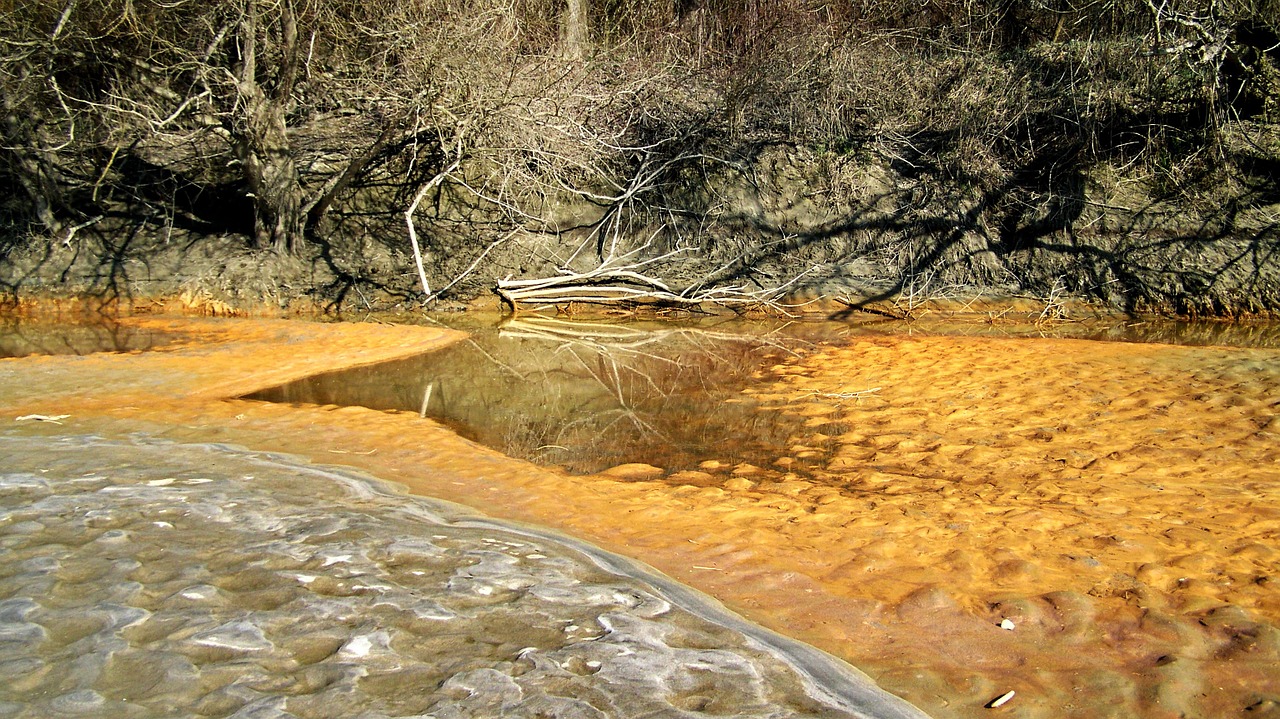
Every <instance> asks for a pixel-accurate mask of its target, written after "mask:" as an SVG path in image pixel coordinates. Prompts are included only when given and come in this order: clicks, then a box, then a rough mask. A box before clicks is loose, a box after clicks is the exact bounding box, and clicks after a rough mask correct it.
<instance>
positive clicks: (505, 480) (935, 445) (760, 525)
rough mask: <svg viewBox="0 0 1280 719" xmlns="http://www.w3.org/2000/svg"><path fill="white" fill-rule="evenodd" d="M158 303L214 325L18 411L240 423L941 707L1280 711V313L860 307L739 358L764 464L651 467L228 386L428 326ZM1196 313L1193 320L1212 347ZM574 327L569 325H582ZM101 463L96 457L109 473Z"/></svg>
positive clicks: (253, 433) (173, 423)
mask: <svg viewBox="0 0 1280 719" xmlns="http://www.w3.org/2000/svg"><path fill="white" fill-rule="evenodd" d="M139 324H143V325H145V326H153V327H160V328H167V329H173V330H175V331H181V332H188V333H191V335H192V336H200V337H202V338H207V339H208V341H207V342H205V343H202V344H201V345H199V346H197V345H193V344H189V343H188V344H184V345H181V346H178V347H176V348H174V349H173V350H172V351H165V352H154V353H145V354H140V355H136V356H133V355H111V354H98V355H95V356H93V357H85V358H80V357H76V358H58V357H35V358H28V359H21V360H6V361H4V362H0V373H2V374H4V376H5V377H6V378H7V381H6V382H5V383H4V384H2V385H0V390H3V392H0V397H4V398H5V399H6V402H7V407H8V412H9V413H10V414H11V415H12V416H15V417H16V416H22V415H30V414H32V413H40V414H44V415H62V414H70V415H72V416H71V417H70V418H69V419H67V420H65V426H62V427H59V426H57V425H51V424H37V423H34V422H20V423H16V424H14V425H12V426H13V427H14V428H22V430H23V431H24V432H27V433H32V434H34V433H40V432H44V433H47V434H51V435H56V434H57V433H59V432H73V433H77V432H78V433H80V434H88V433H103V434H107V435H109V436H113V437H124V436H128V435H129V433H131V432H138V431H146V432H149V433H151V434H152V435H163V436H167V437H170V438H175V439H182V440H183V441H190V442H207V441H213V440H215V439H217V440H223V441H234V442H237V443H240V444H245V445H248V446H253V447H258V448H263V449H272V450H275V451H283V452H290V453H294V454H303V455H306V456H308V457H311V458H313V459H317V458H319V459H320V460H321V461H326V462H327V461H341V462H343V463H348V464H351V465H354V466H358V467H361V468H363V469H365V470H367V471H370V472H372V473H374V474H375V475H377V476H381V477H386V478H390V479H395V480H397V481H401V482H404V483H405V485H406V486H408V487H411V488H412V489H413V491H417V492H421V493H423V494H427V495H430V496H441V497H447V498H451V499H453V500H454V501H459V502H463V503H465V504H468V505H470V506H475V507H478V508H481V509H482V510H483V511H485V512H488V513H491V514H494V515H496V516H507V517H519V518H521V519H523V520H525V521H531V522H536V523H539V524H543V525H548V526H554V527H557V528H559V529H560V530H562V531H566V532H569V533H572V534H574V535H576V536H580V537H584V538H589V539H590V540H591V541H593V542H597V543H599V544H601V545H603V546H608V547H610V548H614V549H615V550H617V551H621V552H623V553H626V554H628V555H629V556H634V557H638V558H642V559H644V560H645V561H647V562H650V563H651V564H653V565H655V566H658V567H660V568H661V569H662V570H663V571H665V572H667V573H669V574H670V575H671V576H673V577H677V578H679V579H680V580H681V581H684V582H688V583H689V584H691V585H693V586H697V587H699V588H700V589H702V590H703V591H706V592H708V593H711V594H713V595H714V596H716V597H719V598H721V599H722V600H723V601H726V602H728V603H730V605H731V606H733V607H734V608H735V609H737V610H738V611H740V612H742V613H744V614H746V615H748V616H750V617H752V618H754V619H755V620H757V621H760V622H762V623H764V624H766V625H767V626H769V627H772V628H774V629H776V630H778V631H780V632H783V633H785V634H787V635H788V636H791V637H796V638H800V639H803V640H805V641H807V642H810V643H812V644H814V645H817V646H820V647H822V648H824V649H826V650H827V651H830V652H832V653H834V654H836V655H837V656H840V657H842V658H844V659H846V660H848V661H851V662H853V663H854V664H856V665H857V666H859V667H861V668H863V669H865V670H866V671H867V672H869V673H870V674H872V675H873V676H874V677H875V678H876V680H877V681H878V682H880V683H881V685H882V686H885V687H887V688H889V689H891V690H892V691H894V692H897V693H899V694H900V695H902V696H904V697H906V698H908V699H909V700H910V701H912V702H914V703H916V704H917V705H918V706H921V707H924V708H927V710H928V712H929V713H930V715H933V716H936V717H938V718H939V719H971V718H974V717H984V716H1000V715H1012V716H1020V717H1024V718H1026V719H1031V718H1033V717H1034V718H1036V719H1061V718H1063V717H1070V718H1072V719H1075V718H1079V719H1094V718H1095V717H1143V718H1144V719H1174V718H1175V717H1205V718H1210V717H1212V718H1214V719H1216V718H1218V717H1228V716H1239V717H1249V718H1250V719H1257V718H1258V717H1275V716H1280V604H1278V603H1277V602H1278V597H1280V595H1277V593H1276V592H1275V583H1274V582H1275V577H1276V576H1280V552H1278V551H1277V550H1276V547H1277V546H1280V471H1278V470H1280V418H1278V417H1277V415H1278V414H1280V353H1278V352H1277V351H1276V350H1275V349H1267V348H1266V347H1268V346H1269V345H1268V343H1267V342H1266V341H1261V342H1259V341H1256V340H1258V339H1262V340H1265V338H1266V336H1267V328H1266V327H1260V328H1258V329H1259V330H1260V331H1259V332H1258V333H1255V334H1254V336H1253V337H1252V338H1246V339H1249V341H1246V342H1244V343H1243V344H1244V345H1245V346H1246V348H1243V349H1241V348H1232V347H1218V346H1203V347H1175V346H1169V345H1144V344H1133V343H1119V342H1097V341H1080V340H1064V339H1057V338H1047V339H1045V338H1037V337H1035V333H1036V332H1038V331H1040V329H1041V328H1027V329H1025V330H1023V329H1020V330H1013V329H1011V328H1009V327H1007V326H988V325H987V324H986V323H984V324H982V325H976V326H975V325H966V326H961V327H959V328H955V329H953V330H952V329H948V330H947V331H946V332H941V331H933V330H932V329H931V330H930V331H921V328H922V323H915V324H913V325H910V326H906V327H901V330H902V331H900V332H896V333H895V332H894V331H893V329H894V328H893V327H888V326H877V327H863V328H847V329H848V332H847V334H846V335H845V336H841V335H839V334H837V335H836V336H835V337H833V338H828V340H827V341H825V342H826V343H825V344H824V340H823V339H822V338H820V337H819V338H810V339H811V346H809V347H808V348H802V349H801V350H799V351H797V352H796V353H795V354H789V353H786V352H782V353H781V354H779V355H778V356H777V357H776V358H774V359H772V360H770V361H771V362H772V363H771V364H767V365H766V366H764V367H762V368H760V369H759V370H758V371H759V372H760V376H759V377H751V378H748V379H747V380H746V384H745V386H744V388H743V389H742V391H741V394H740V399H742V400H744V402H746V403H750V404H752V405H753V406H754V407H755V409H754V410H753V411H755V412H756V413H757V414H758V415H760V416H765V415H769V414H775V415H788V416H791V417H790V418H786V419H780V420H778V421H782V422H791V421H794V420H795V418H799V419H800V420H801V424H802V425H803V433H802V434H797V435H796V436H795V437H794V439H793V441H788V442H785V443H783V444H779V445H778V446H777V447H776V451H775V454H774V457H773V458H772V461H769V462H766V463H764V464H762V465H760V466H755V467H745V466H737V465H735V464H733V463H731V462H728V461H721V462H715V463H713V464H709V465H708V466H706V467H704V468H701V469H700V470H699V471H698V472H689V471H681V472H670V470H666V469H663V468H658V474H656V475H655V474H653V473H652V472H649V471H646V472H645V473H643V477H649V478H648V479H644V478H643V477H642V476H639V475H636V474H627V475H626V476H625V477H622V476H618V475H615V474H604V475H588V476H581V475H571V474H566V473H563V472H558V471H547V470H544V469H541V468H539V467H536V466H532V465H530V464H528V463H525V462H522V461H518V460H511V459H508V458H505V457H503V456H501V455H500V454H498V453H496V452H491V451H488V450H484V449H482V448H479V447H476V446H475V445H474V444H473V443H471V442H467V441H465V440H462V439H460V438H459V437H457V436H455V435H454V434H452V433H451V432H448V431H447V430H445V429H443V428H441V427H440V426H439V425H438V424H437V423H434V422H428V421H423V420H421V419H419V418H418V409H419V405H418V404H416V403H415V404H414V405H412V406H411V407H410V409H409V410H408V411H399V412H375V411H369V410H364V409H359V408H337V407H332V406H300V407H297V408H291V407H287V406H282V405H279V404H271V403H264V402H240V401H226V400H225V399H224V398H226V397H228V396H232V395H235V394H237V393H243V392H246V391H249V390H250V389H252V388H254V387H262V386H268V385H270V384H272V383H273V382H281V381H285V380H287V379H289V378H296V377H300V376H304V375H306V374H311V373H314V372H316V371H321V370H323V369H324V368H331V367H335V366H344V365H345V366H351V365H354V364H360V363H365V364H369V363H373V362H375V361H377V360H378V359H379V358H382V359H392V358H396V357H404V356H406V355H407V354H408V353H410V352H414V351H425V350H428V349H430V348H431V347H433V346H435V342H436V341H437V340H436V339H433V337H435V338H438V337H439V335H436V334H434V333H432V332H429V331H423V330H421V329H420V328H407V327H393V326H388V325H383V324H368V325H357V324H346V325H309V324H306V323H296V322H291V323H282V322H270V321H212V320H211V321H161V320H159V319H156V320H147V321H144V322H140V323H139ZM624 329H627V328H624ZM702 329H706V327H705V326H704V327H702ZM718 329H724V328H723V327H719V328H718ZM1188 329H1189V330H1192V332H1191V333H1190V334H1188V333H1186V332H1183V333H1181V334H1179V335H1178V336H1179V337H1181V338H1183V339H1187V340H1195V341H1197V342H1199V341H1201V340H1206V341H1209V340H1211V342H1210V344H1214V343H1217V344H1221V343H1222V341H1223V338H1222V333H1221V332H1219V331H1218V329H1219V328H1217V327H1213V328H1210V329H1211V330H1212V331H1202V330H1201V328H1196V327H1191V328H1188ZM540 331H545V330H540ZM589 331H590V332H592V333H595V332H598V331H603V330H598V329H590V330H589ZM615 331H616V330H615ZM1108 332H1110V331H1108ZM556 334H561V335H569V338H570V339H572V340H573V342H574V344H572V345H571V346H578V344H577V343H578V340H577V337H575V335H581V334H582V331H581V330H579V329H572V328H561V329H560V330H558V331H557V332H556ZM1019 334H1020V335H1022V336H1021V337H1015V336H1014V335H1019ZM1121 334H1123V333H1121ZM1028 335H1030V337H1031V338H1028ZM1108 336H1119V335H1111V334H1108ZM1161 336H1165V337H1166V338H1167V336H1166V335H1161ZM635 341H636V340H634V339H633V340H632V343H633V344H634V343H635ZM565 342H566V340H560V341H559V343H556V344H550V345H548V346H549V347H551V350H550V351H554V350H555V348H557V347H559V346H560V345H561V344H564V343H565ZM1200 343H1203V342H1200ZM543 353H549V351H547V350H544V351H543ZM486 361H488V360H486ZM650 361H652V360H650ZM89 378H92V380H91V381H90V380H89ZM875 387H879V388H880V391H878V392H875V393H868V394H862V395H859V394H858V393H859V391H861V390H864V389H867V388H875ZM418 401H419V402H420V399H418ZM433 401H434V400H433ZM0 429H2V428H0ZM745 431H746V430H744V433H745ZM787 439H788V440H792V438H787ZM727 449H729V447H726V450H727ZM125 459H126V460H127V458H125ZM85 461H86V462H89V464H88V465H81V467H80V468H79V470H80V472H81V473H84V472H87V471H90V470H98V469H99V468H101V467H105V466H109V465H108V464H101V463H95V462H94V458H93V457H92V456H91V455H90V456H86V457H85ZM793 467H798V468H799V470H798V471H792V469H791V468H793ZM245 473H253V472H251V471H250V472H245ZM192 476H194V477H196V478H199V477H200V476H201V475H199V474H194V475H192ZM619 479H624V480H625V481H619ZM344 502H345V500H344ZM0 564H3V562H0ZM335 566H336V565H335ZM206 583H210V584H213V582H206ZM313 584H314V583H313ZM676 589H678V587H676ZM1006 624H1007V625H1011V627H1012V628H1009V627H1007V626H1006ZM1013 690H1016V696H1015V697H1014V698H1012V699H1011V700H1010V701H1009V702H1008V703H1007V704H1005V705H1004V706H1002V707H1001V708H999V709H988V708H986V705H987V704H989V703H991V702H992V701H993V700H994V699H995V698H997V697H1001V696H1004V695H1006V694H1007V693H1008V692H1009V691H1013Z"/></svg>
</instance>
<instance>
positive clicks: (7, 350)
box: [0, 317, 175, 357]
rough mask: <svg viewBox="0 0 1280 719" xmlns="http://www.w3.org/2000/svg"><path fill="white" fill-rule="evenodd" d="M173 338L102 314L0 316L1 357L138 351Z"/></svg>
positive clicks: (160, 344) (159, 345) (162, 344)
mask: <svg viewBox="0 0 1280 719" xmlns="http://www.w3.org/2000/svg"><path fill="white" fill-rule="evenodd" d="M174 339H175V338H174V337H172V336H169V335H165V334H163V333H160V332H156V331H153V330H148V329H141V328H138V327H133V326H129V325H122V324H120V323H118V322H114V321H112V320H110V319H109V318H105V317H96V318H94V320H93V321H85V322H64V321H56V322H55V321H46V320H33V319H28V318H20V317H0V357H27V356H29V355H85V354H91V353H94V352H137V351H144V350H150V349H155V348H157V347H161V346H164V345H166V344H168V343H170V342H172V341H174Z"/></svg>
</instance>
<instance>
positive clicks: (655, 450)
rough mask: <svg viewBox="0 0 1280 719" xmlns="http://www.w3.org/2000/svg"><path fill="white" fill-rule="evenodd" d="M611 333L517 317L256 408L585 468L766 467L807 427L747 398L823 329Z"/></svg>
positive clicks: (262, 395) (273, 395) (285, 393)
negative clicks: (292, 410)
mask: <svg viewBox="0 0 1280 719" xmlns="http://www.w3.org/2000/svg"><path fill="white" fill-rule="evenodd" d="M746 329H747V328H744V327H742V326H741V325H738V324H735V323H721V324H718V325H714V326H673V325H651V326H646V325H615V324H607V323H583V322H567V321H562V320H557V319H554V318H542V317H532V318H519V319H513V320H510V321H507V322H505V323H504V324H502V326H501V327H500V328H498V329H497V330H496V331H489V332H479V333H475V334H473V335H472V337H470V338H468V339H467V340H465V341H463V342H461V343H459V344H457V345H455V346H453V347H450V348H448V349H445V350H443V351H441V352H437V353H433V354H431V355H428V356H425V357H419V358H413V359H408V360H403V361H399V362H392V363H387V364H383V365H378V366H375V367H366V368H361V369H357V370H351V371H345V372H337V373H332V374H327V375H320V376H317V377H313V378H310V379H307V380H304V381H301V382H295V383H292V384H288V385H284V386H282V387H278V388H274V389H271V390H266V391H264V392H259V393H257V394H255V395H251V396H250V397H249V399H260V400H267V401H275V402H298V403H313V404H337V405H359V406H365V407H370V408H373V409H383V410H401V411H412V412H417V413H419V414H420V415H423V416H429V417H432V418H434V419H437V420H440V421H442V422H445V423H447V424H449V425H450V426H452V427H454V428H455V429H456V430H457V431H459V432H460V433H461V434H463V435H464V436H467V437H468V438H470V439H473V440H475V441H478V442H480V443H482V444H486V445H489V446H492V447H495V448H498V449H500V450H501V451H503V452H504V453H507V454H509V455H512V456H518V457H524V458H527V459H530V460H533V461H537V462H539V463H542V464H552V465H559V466H562V467H564V468H566V469H568V470H569V471H571V472H579V473H589V472H597V471H601V470H604V469H606V468H609V467H613V466H615V465H620V464H624V463H632V462H635V463H640V462H643V463H647V464H656V465H660V466H662V467H664V468H665V469H667V470H670V471H677V470H684V469H692V468H694V467H696V466H697V465H698V464H699V463H700V462H703V461H706V460H707V459H708V458H710V457H712V456H714V457H715V458H716V459H719V460H721V461H727V462H731V463H734V464H737V463H742V462H748V463H757V462H763V461H766V459H767V458H768V457H770V456H771V454H770V453H771V448H772V447H776V446H778V445H779V443H786V442H787V440H788V438H789V437H791V436H792V435H794V434H795V433H796V431H797V430H798V429H799V424H800V423H799V422H798V421H797V420H796V419H795V418H792V417H786V416H782V415H780V414H778V413H772V412H769V413H761V412H758V411H757V410H758V406H757V405H756V404H755V403H754V402H752V401H750V400H747V399H744V398H743V396H742V395H741V394H740V390H741V388H742V387H743V386H745V384H746V383H747V382H748V381H749V380H750V379H752V378H753V377H758V376H759V375H760V373H761V372H762V371H764V370H765V368H767V367H768V366H769V365H771V364H774V363H776V362H777V361H778V360H779V359H780V358H782V357H783V356H785V355H787V354H792V353H797V352H804V351H807V349H808V348H811V347H813V346H814V345H815V342H818V341H821V335H822V333H823V332H827V333H829V332H830V329H831V328H829V327H828V328H823V329H821V330H819V329H818V328H816V327H815V326H812V325H809V326H803V325H785V324H779V325H776V326H773V327H768V328H765V331H763V332H761V331H760V327H759V326H758V325H757V326H753V327H751V328H750V329H751V330H754V331H750V332H749V331H746Z"/></svg>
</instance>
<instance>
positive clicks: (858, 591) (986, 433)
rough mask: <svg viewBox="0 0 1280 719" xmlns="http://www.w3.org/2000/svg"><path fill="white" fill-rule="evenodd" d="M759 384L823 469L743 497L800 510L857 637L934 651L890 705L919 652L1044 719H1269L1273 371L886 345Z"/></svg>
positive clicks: (1278, 571) (954, 679)
mask: <svg viewBox="0 0 1280 719" xmlns="http://www.w3.org/2000/svg"><path fill="white" fill-rule="evenodd" d="M771 374H772V376H773V377H774V381H773V382H772V383H771V384H769V385H768V386H765V387H763V388H760V389H759V390H758V391H755V392H753V394H754V397H755V398H757V399H760V400H763V401H765V402H768V403H770V404H772V405H774V406H776V407H778V408H779V410H780V411H784V412H792V413H797V414H800V415H803V416H806V417H808V418H809V420H808V424H810V425H811V426H812V427H813V429H814V430H815V432H817V433H818V435H817V437H816V439H815V437H813V436H810V437H808V438H807V439H806V438H797V442H801V441H803V442H806V443H807V444H805V445H800V444H797V446H794V447H793V448H792V450H793V453H794V455H795V456H796V457H802V458H804V459H805V461H806V462H807V463H813V462H815V461H817V463H818V466H819V468H818V469H815V470H812V471H811V472H809V473H808V474H810V475H811V477H800V476H797V475H792V476H790V477H786V476H782V477H778V476H776V475H775V476H773V477H771V478H770V480H772V481H765V482H762V483H760V484H758V485H756V486H755V487H752V488H751V489H749V490H748V493H752V492H754V493H756V494H755V496H756V497H758V499H759V501H761V502H764V503H766V504H768V503H769V502H770V499H769V498H770V497H771V496H773V497H776V496H778V494H780V493H785V494H789V495H792V496H793V497H794V499H793V500H792V501H793V502H795V506H794V507H792V508H791V509H792V510H796V509H798V510H800V511H801V512H802V513H808V514H809V517H808V518H803V519H801V518H799V517H797V520H798V521H804V522H805V526H806V527H807V529H800V530H796V531H794V532H793V531H787V530H784V534H786V535H789V536H790V537H791V538H792V539H791V541H794V542H804V543H805V544H806V545H807V546H810V547H812V554H813V560H814V561H813V565H811V566H810V568H809V570H808V571H807V572H806V573H807V574H809V575H810V576H812V577H813V578H814V579H816V580H817V581H818V582H820V583H821V584H823V585H825V586H826V587H827V588H836V589H835V591H836V592H837V593H839V594H841V595H843V596H846V597H848V598H849V599H851V600H856V601H857V602H859V604H857V605H855V606H857V607H859V609H857V610H855V611H863V612H865V614H866V622H867V623H868V624H869V625H875V624H878V623H881V622H883V621H884V618H883V617H884V615H885V614H889V615H890V616H891V617H892V618H893V619H892V622H894V623H902V624H906V625H918V626H919V627H920V628H921V629H924V631H925V636H927V637H933V638H934V639H935V640H936V641H938V642H940V643H941V644H940V645H939V646H936V647H934V648H932V649H923V648H918V647H915V646H912V647H911V648H910V649H909V650H908V651H906V652H904V653H903V655H902V656H899V657H898V658H897V663H899V664H900V666H901V669H899V670H897V671H896V672H886V673H885V674H882V675H881V678H882V680H884V681H887V683H888V685H889V686H895V685H898V684H900V683H901V684H910V683H913V682H914V683H919V680H920V679H921V673H920V672H921V669H922V667H921V666H920V664H919V663H917V662H918V660H919V659H920V658H921V656H920V652H921V651H923V652H927V653H928V654H929V655H930V658H929V660H928V662H927V663H928V664H930V665H931V666H929V667H927V668H924V669H923V670H924V671H926V672H929V671H935V672H939V673H940V674H941V675H943V676H945V677H946V679H945V680H940V681H939V684H946V683H948V682H949V683H952V684H955V683H960V684H963V683H965V682H969V683H976V684H979V685H981V684H984V683H987V684H988V685H989V687H990V689H989V691H1002V690H1003V689H1004V688H1006V687H1007V688H1009V689H1017V690H1020V691H1022V692H1024V693H1033V694H1036V695H1039V696H1041V697H1044V698H1047V699H1048V704H1049V706H1042V707H1041V709H1042V712H1043V713H1042V715H1045V716H1053V715H1054V713H1053V708H1052V705H1054V704H1056V705H1057V710H1058V711H1059V712H1060V713H1061V714H1072V715H1076V716H1104V715H1106V716H1127V715H1130V714H1131V713H1139V712H1141V713H1142V714H1144V715H1146V716H1161V717H1163V716H1169V717H1174V716H1183V715H1185V716H1205V717H1208V716H1238V715H1240V716H1262V715H1265V716H1275V715H1277V713H1278V709H1277V704H1276V702H1277V701H1280V631H1278V630H1277V628H1276V627H1277V625H1280V586H1278V585H1277V582H1278V579H1280V577H1278V575H1280V417H1278V415H1280V353H1277V352H1275V351H1268V350H1234V349H1214V348H1180V347H1168V346H1155V345H1131V344H1107V343H1093V342H1082V341H1070V340H1038V341H1024V340H1000V339H980V338H954V337H952V338H941V337H918V338H912V337H897V338H892V337H889V338H878V339H859V340H857V341H856V342H854V343H853V344H852V345H851V346H848V347H831V348H827V349H825V350H824V351H821V352H819V353H816V354H813V355H810V356H807V357H805V358H803V359H802V360H800V361H796V362H792V363H787V364H783V365H779V366H777V367H775V368H773V371H772V373H771ZM786 463H787V459H786V458H783V464H784V465H785V464H786ZM823 463H825V465H824V464H823ZM788 479H790V480H793V481H791V482H787V481H786V480H788ZM779 482H781V483H779ZM770 506H775V507H778V508H779V509H782V507H779V505H776V504H771V505H770ZM783 511H786V510H783ZM866 602H871V604H870V605H867V604H865V603H866ZM975 619H977V620H984V623H985V624H986V626H984V627H978V626H976V625H975V624H974V621H973V620H975ZM1004 619H1008V620H1010V622H1012V626H1013V629H1012V630H1005V631H1001V630H999V629H996V628H994V625H995V624H997V623H999V622H1001V621H1002V620H1004ZM1006 626H1008V625H1006ZM1002 634H1003V635H1004V636H1002ZM855 653H856V650H855ZM913 654H914V655H915V656H914V661H913V656H912V655H913ZM993 680H994V681H995V683H990V682H992V681H993ZM923 703H924V704H925V705H927V704H928V702H923ZM1082 706H1084V707H1091V708H1088V709H1085V710H1084V711H1083V712H1082V711H1081V707H1082Z"/></svg>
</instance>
